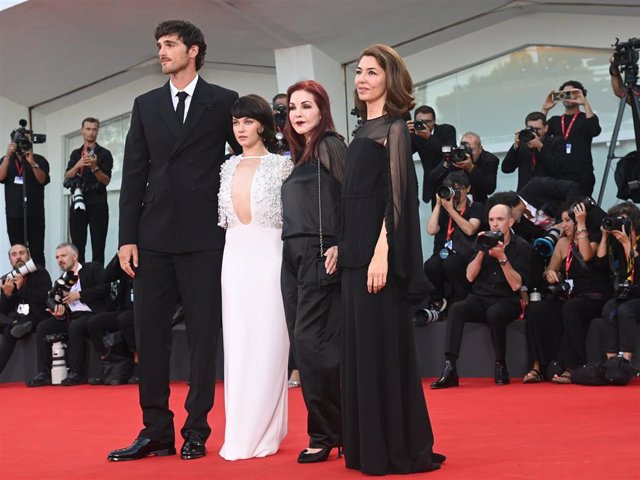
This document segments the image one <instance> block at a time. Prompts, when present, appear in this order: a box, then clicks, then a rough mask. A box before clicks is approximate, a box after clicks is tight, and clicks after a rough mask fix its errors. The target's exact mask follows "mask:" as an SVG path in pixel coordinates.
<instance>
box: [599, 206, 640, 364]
mask: <svg viewBox="0 0 640 480" xmlns="http://www.w3.org/2000/svg"><path fill="white" fill-rule="evenodd" d="M607 213H608V214H609V216H608V217H606V218H605V219H604V220H603V222H602V240H601V241H600V244H599V245H598V251H597V256H598V258H599V259H602V260H603V261H604V262H605V263H607V264H608V265H609V266H610V269H611V271H612V273H613V274H614V278H615V295H614V298H612V299H611V300H609V301H608V302H607V303H606V305H605V306H604V308H603V309H602V325H603V333H604V349H605V352H606V354H607V358H613V357H616V356H618V354H619V353H621V355H622V357H623V358H624V360H626V361H629V362H630V361H631V359H632V357H633V352H634V351H635V349H636V346H637V338H638V337H637V323H638V322H639V321H640V280H639V277H640V275H638V270H639V269H640V256H639V255H638V230H640V209H638V207H637V206H636V205H634V204H633V203H631V202H625V203H621V204H618V205H616V206H614V207H612V208H610V209H609V211H608V212H607Z"/></svg>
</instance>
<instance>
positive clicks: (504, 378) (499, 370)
mask: <svg viewBox="0 0 640 480" xmlns="http://www.w3.org/2000/svg"><path fill="white" fill-rule="evenodd" d="M510 383H511V379H510V378H509V371H508V370H507V366H506V365H505V364H504V363H502V362H496V385H509V384H510Z"/></svg>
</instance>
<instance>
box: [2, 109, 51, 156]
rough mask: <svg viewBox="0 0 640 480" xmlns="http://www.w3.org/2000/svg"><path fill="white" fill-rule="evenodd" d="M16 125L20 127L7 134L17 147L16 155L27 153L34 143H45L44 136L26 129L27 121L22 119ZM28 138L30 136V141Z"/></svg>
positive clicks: (45, 137)
mask: <svg viewBox="0 0 640 480" xmlns="http://www.w3.org/2000/svg"><path fill="white" fill-rule="evenodd" d="M18 123H19V124H20V127H19V128H16V129H15V130H13V131H12V132H11V133H10V134H9V136H10V137H11V141H12V142H13V143H15V144H16V145H17V146H18V153H24V152H28V151H29V150H31V149H32V148H33V144H34V143H44V142H46V141H47V136H46V135H44V134H42V133H33V130H29V129H27V121H26V120H25V119H24V118H21V119H20V121H19V122H18ZM29 136H31V139H29Z"/></svg>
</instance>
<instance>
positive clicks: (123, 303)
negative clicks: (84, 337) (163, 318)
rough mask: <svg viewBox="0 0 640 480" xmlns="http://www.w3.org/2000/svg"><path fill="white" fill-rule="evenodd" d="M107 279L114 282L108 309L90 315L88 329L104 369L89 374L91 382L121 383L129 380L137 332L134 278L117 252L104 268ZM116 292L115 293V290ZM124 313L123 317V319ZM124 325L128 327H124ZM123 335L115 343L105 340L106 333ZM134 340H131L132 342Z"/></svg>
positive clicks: (100, 383) (98, 383)
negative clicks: (94, 375)
mask: <svg viewBox="0 0 640 480" xmlns="http://www.w3.org/2000/svg"><path fill="white" fill-rule="evenodd" d="M104 280H105V281H106V282H108V283H110V284H111V287H112V288H111V291H112V298H111V304H110V305H109V307H108V309H107V310H108V311H106V312H102V313H96V314H95V315H93V316H92V317H91V318H90V319H89V324H88V326H87V329H88V331H89V338H90V339H91V344H92V345H93V348H94V349H95V350H96V352H98V354H99V356H100V362H101V363H102V373H101V375H100V377H96V378H90V379H89V383H90V384H92V385H103V384H104V385H121V384H124V383H129V378H130V377H131V374H132V372H133V358H134V354H133V353H132V352H135V348H136V345H135V333H134V331H133V321H132V319H133V298H132V296H133V279H132V278H131V277H130V276H129V275H127V274H126V273H124V272H123V271H122V269H121V268H120V261H119V259H118V255H115V256H114V257H113V258H112V259H111V261H110V262H109V264H108V265H107V267H106V268H105V277H104ZM114 293H115V294H114ZM121 317H122V319H121ZM123 327H124V328H125V329H126V330H127V331H124V330H123ZM110 333H112V334H116V333H120V335H116V336H114V335H111V336H110V338H112V339H113V338H118V337H119V338H120V340H121V341H120V342H117V343H116V344H107V345H106V344H105V336H106V335H108V334H110ZM129 342H131V344H129Z"/></svg>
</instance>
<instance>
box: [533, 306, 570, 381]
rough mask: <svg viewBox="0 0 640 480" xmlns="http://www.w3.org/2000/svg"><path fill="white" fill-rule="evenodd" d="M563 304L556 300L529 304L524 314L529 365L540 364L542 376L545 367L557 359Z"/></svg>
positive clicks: (560, 338) (545, 369)
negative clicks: (535, 362)
mask: <svg viewBox="0 0 640 480" xmlns="http://www.w3.org/2000/svg"><path fill="white" fill-rule="evenodd" d="M564 305H565V303H564V302H562V301H560V300H557V299H545V300H543V301H541V302H529V305H528V306H527V312H526V325H525V326H526V338H527V351H528V354H529V365H530V366H531V365H533V362H534V361H538V362H540V367H541V368H540V371H541V372H542V374H543V375H544V374H545V372H546V371H547V368H546V367H547V366H548V365H549V364H550V363H551V362H552V361H553V360H557V359H558V352H559V351H560V342H561V340H562V331H563V322H562V310H563V307H564Z"/></svg>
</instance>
